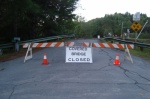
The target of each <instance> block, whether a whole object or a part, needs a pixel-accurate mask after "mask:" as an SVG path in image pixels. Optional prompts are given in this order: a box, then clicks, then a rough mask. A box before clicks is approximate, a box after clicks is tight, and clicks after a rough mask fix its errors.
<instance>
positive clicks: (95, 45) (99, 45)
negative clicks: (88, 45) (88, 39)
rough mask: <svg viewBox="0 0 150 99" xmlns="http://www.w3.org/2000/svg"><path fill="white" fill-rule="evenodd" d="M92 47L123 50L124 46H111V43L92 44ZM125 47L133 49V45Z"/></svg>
mask: <svg viewBox="0 0 150 99" xmlns="http://www.w3.org/2000/svg"><path fill="white" fill-rule="evenodd" d="M92 46H93V47H101V48H107V47H108V48H121V49H123V48H125V44H112V43H93V44H92ZM127 47H128V48H129V49H134V45H133V44H127Z"/></svg>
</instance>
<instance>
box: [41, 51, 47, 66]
mask: <svg viewBox="0 0 150 99" xmlns="http://www.w3.org/2000/svg"><path fill="white" fill-rule="evenodd" d="M42 64H43V65H48V60H47V57H46V53H44V59H43V63H42Z"/></svg>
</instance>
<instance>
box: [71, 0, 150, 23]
mask: <svg viewBox="0 0 150 99" xmlns="http://www.w3.org/2000/svg"><path fill="white" fill-rule="evenodd" d="M149 2H150V1H149V0H80V1H79V2H78V4H77V9H76V10H75V11H74V12H73V13H74V14H77V15H79V16H82V17H84V18H85V21H89V20H91V19H95V18H101V17H104V16H105V14H114V13H116V12H117V13H122V14H124V13H125V12H129V13H130V14H135V13H136V12H140V13H143V14H146V15H147V16H148V17H150V3H149Z"/></svg>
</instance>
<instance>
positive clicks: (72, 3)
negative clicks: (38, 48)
mask: <svg viewBox="0 0 150 99" xmlns="http://www.w3.org/2000/svg"><path fill="white" fill-rule="evenodd" d="M77 1H78V0H0V21H1V24H0V37H1V38H6V39H5V40H6V41H11V40H12V38H13V37H16V36H18V37H21V40H26V39H33V38H38V37H45V36H51V35H57V34H61V33H62V32H66V31H68V30H69V29H70V28H71V24H72V19H73V18H74V16H75V15H74V14H72V12H73V11H74V10H75V8H76V3H77ZM62 30H63V31H62ZM64 30H65V31H64Z"/></svg>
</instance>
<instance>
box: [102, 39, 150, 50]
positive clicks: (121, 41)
mask: <svg viewBox="0 0 150 99" xmlns="http://www.w3.org/2000/svg"><path fill="white" fill-rule="evenodd" d="M104 39H106V40H110V41H117V42H119V43H126V44H134V46H138V47H145V48H150V44H145V43H141V42H134V41H128V40H122V39H119V38H112V37H105V38H104Z"/></svg>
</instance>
